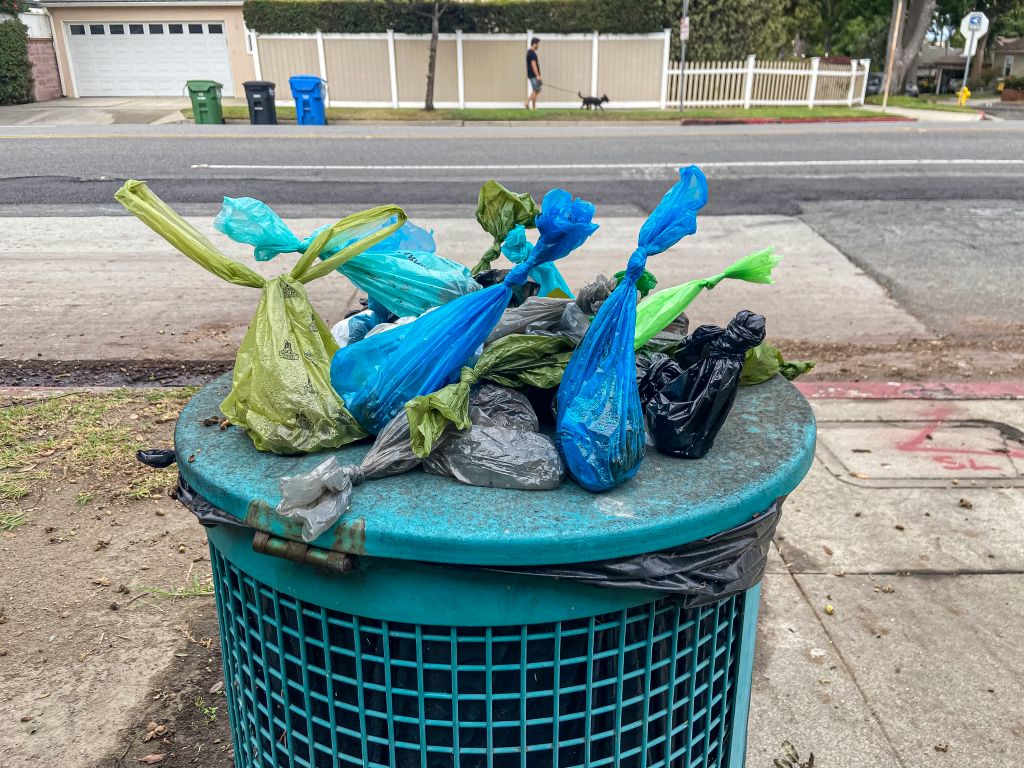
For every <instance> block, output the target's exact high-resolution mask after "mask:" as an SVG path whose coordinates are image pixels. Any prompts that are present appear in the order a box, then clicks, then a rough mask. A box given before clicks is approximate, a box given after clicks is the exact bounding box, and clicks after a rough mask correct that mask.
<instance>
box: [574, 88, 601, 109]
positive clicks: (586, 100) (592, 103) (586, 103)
mask: <svg viewBox="0 0 1024 768" xmlns="http://www.w3.org/2000/svg"><path fill="white" fill-rule="evenodd" d="M576 95H577V96H579V97H580V100H581V101H582V102H583V103H582V104H580V109H600V110H601V111H602V112H604V107H603V106H601V105H602V104H607V103H608V97H607V96H602V97H601V98H598V97H597V96H584V95H583V94H582V93H580V92H579V91H576Z"/></svg>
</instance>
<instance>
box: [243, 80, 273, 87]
mask: <svg viewBox="0 0 1024 768" xmlns="http://www.w3.org/2000/svg"><path fill="white" fill-rule="evenodd" d="M274 86H275V83H272V82H270V81H269V80H246V81H245V82H244V83H242V87H243V88H249V87H252V88H273V87H274Z"/></svg>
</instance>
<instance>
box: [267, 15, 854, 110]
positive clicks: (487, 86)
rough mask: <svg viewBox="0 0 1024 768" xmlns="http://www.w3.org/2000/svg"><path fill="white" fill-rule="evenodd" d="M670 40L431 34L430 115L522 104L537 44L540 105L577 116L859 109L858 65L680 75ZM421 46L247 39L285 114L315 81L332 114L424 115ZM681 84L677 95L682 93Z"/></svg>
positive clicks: (660, 36)
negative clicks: (594, 111)
mask: <svg viewBox="0 0 1024 768" xmlns="http://www.w3.org/2000/svg"><path fill="white" fill-rule="evenodd" d="M671 34H672V33H671V31H670V30H668V29H666V30H663V31H662V32H657V33H652V34H646V35H599V34H598V33H596V32H595V33H593V34H566V35H556V34H545V33H543V32H534V31H533V30H527V31H526V32H525V33H524V34H521V35H519V34H515V35H513V34H464V33H462V32H461V31H458V32H454V33H447V34H442V35H440V37H439V39H438V44H437V64H436V74H435V78H434V106H436V107H439V108H460V109H462V108H467V107H469V108H473V107H480V108H488V107H515V106H519V105H521V104H522V103H523V101H524V100H525V99H526V96H527V94H528V85H527V82H526V49H527V47H528V46H529V41H530V38H532V37H534V36H537V37H539V38H540V39H541V47H540V62H541V69H542V73H543V76H544V87H543V90H542V93H541V98H540V105H541V106H544V107H579V106H580V100H579V96H578V95H577V94H583V95H586V96H600V95H603V94H604V95H607V96H608V98H609V101H608V103H606V104H605V105H604V106H605V108H606V109H616V108H620V109H625V108H634V109H635V108H660V109H666V108H675V107H678V106H679V96H680V89H681V88H682V87H685V89H686V99H685V106H686V107H718V106H742V107H746V108H750V107H751V106H762V105H801V106H803V105H806V106H809V107H814V106H817V105H824V104H845V105H849V106H853V105H854V104H862V103H863V102H864V89H865V88H866V87H867V72H868V60H867V59H859V60H855V61H854V62H853V63H852V64H850V65H848V66H844V65H836V64H822V63H821V62H820V61H819V60H818V59H817V58H812V59H807V60H804V61H797V62H787V61H770V60H769V61H763V62H759V61H757V60H756V59H755V58H754V57H753V56H748V57H747V59H746V60H745V61H742V60H741V61H726V62H718V61H716V62H696V63H688V64H687V66H686V71H685V73H683V74H681V73H680V69H679V65H678V63H676V64H672V63H670V61H669V50H670V47H671V42H672V39H671ZM429 45H430V36H429V35H406V34H399V33H396V32H393V31H391V30H389V31H387V32H382V33H379V34H328V33H322V32H317V33H315V34H289V35H261V34H258V33H256V32H252V31H249V32H248V47H249V48H250V49H251V52H252V56H253V64H254V66H255V70H256V79H257V80H271V81H273V82H275V83H277V89H278V93H279V94H280V95H281V97H282V98H280V99H279V103H281V104H283V105H290V104H292V103H293V102H291V101H290V100H289V99H288V96H289V95H290V90H289V88H288V78H289V77H291V76H292V75H318V76H319V77H321V78H322V79H323V80H325V81H326V82H327V101H328V104H329V106H332V107H391V108H394V109H398V108H400V107H412V108H422V107H423V99H424V94H425V91H426V75H427V58H428V52H429ZM684 83H685V85H683V84H684Z"/></svg>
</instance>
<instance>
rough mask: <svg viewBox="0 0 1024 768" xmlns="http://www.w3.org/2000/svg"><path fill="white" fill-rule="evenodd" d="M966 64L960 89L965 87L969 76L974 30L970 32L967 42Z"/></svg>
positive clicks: (972, 55)
mask: <svg viewBox="0 0 1024 768" xmlns="http://www.w3.org/2000/svg"><path fill="white" fill-rule="evenodd" d="M966 50H967V63H965V64H964V84H963V85H962V86H961V87H962V88H966V87H967V78H968V77H970V74H971V59H972V58H973V57H974V30H973V29H972V30H971V37H970V39H968V41H967V48H966Z"/></svg>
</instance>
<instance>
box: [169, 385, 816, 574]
mask: <svg viewBox="0 0 1024 768" xmlns="http://www.w3.org/2000/svg"><path fill="white" fill-rule="evenodd" d="M230 389H231V376H230V375H225V376H222V377H220V378H219V379H217V380H216V381H214V382H212V383H211V384H209V385H207V386H206V387H204V388H203V389H202V390H200V391H199V392H197V393H196V395H195V396H194V397H193V398H192V400H191V401H189V403H188V405H186V406H185V409H184V410H183V411H182V413H181V417H180V418H179V419H178V424H177V427H176V428H175V433H174V442H175V451H176V453H177V457H178V469H179V471H180V472H181V474H182V475H183V477H184V478H185V480H186V481H187V482H188V484H189V485H190V486H192V488H193V489H194V490H195V491H196V492H197V493H199V494H200V495H202V496H203V497H205V498H206V499H207V500H208V501H210V503H212V504H213V505H214V506H216V507H218V508H219V509H221V510H223V511H224V512H226V513H228V514H230V515H233V516H235V517H237V518H239V519H240V520H243V521H245V522H246V523H248V524H249V525H250V526H251V527H253V528H255V529H259V530H262V531H266V532H268V533H270V534H272V535H274V536H280V537H284V538H290V539H296V540H301V535H300V531H301V524H300V522H299V521H298V520H296V519H291V518H285V517H282V516H280V515H278V514H277V513H276V512H274V509H275V507H276V506H277V505H278V503H279V502H280V500H281V494H280V491H279V489H278V478H280V477H283V476H286V475H295V474H299V473H302V472H308V471H310V470H311V469H313V467H315V466H316V465H318V464H319V463H320V462H322V461H323V460H324V459H325V458H326V457H327V456H328V455H329V454H330V453H331V452H322V453H318V454H312V455H306V456H277V455H274V454H272V453H264V452H260V451H257V450H256V449H255V448H254V447H253V444H252V441H251V440H250V439H249V437H248V436H247V435H246V434H245V432H244V431H243V430H242V429H240V428H239V427H230V428H228V429H226V430H220V429H218V428H217V426H216V425H214V426H205V425H204V424H203V422H204V421H205V422H206V423H207V424H208V423H210V417H211V416H216V415H219V414H220V408H219V406H220V403H221V401H222V400H223V399H224V398H225V397H226V396H227V394H228V392H229V391H230ZM814 442H815V424H814V416H813V414H812V413H811V409H810V406H809V405H808V404H807V401H806V400H805V399H804V398H803V396H802V395H801V394H800V393H799V392H798V391H797V390H796V388H795V387H794V386H793V385H792V384H790V383H789V382H788V381H786V380H785V379H783V378H782V377H780V376H776V377H775V378H774V379H772V380H770V381H768V382H765V383H764V384H759V385H757V386H752V387H740V391H739V393H738V395H737V397H736V403H735V405H734V406H733V409H732V412H731V413H730V414H729V418H728V419H727V421H726V423H725V425H724V427H723V428H722V431H721V432H720V433H719V435H718V438H717V440H716V441H715V447H714V448H713V449H712V451H711V453H710V454H708V455H707V456H706V457H705V458H703V459H700V460H696V461H691V460H686V459H678V458H675V457H672V456H665V455H662V454H660V453H658V452H657V451H655V450H654V449H653V448H650V449H648V452H647V457H646V458H645V459H644V462H643V464H642V465H641V467H640V471H639V472H638V473H637V475H636V477H634V478H633V479H632V480H630V481H629V482H626V483H624V484H622V485H621V486H619V487H618V488H616V489H614V490H612V491H608V492H607V493H601V494H592V493H589V492H588V491H585V490H584V489H583V488H581V487H580V486H578V485H577V484H576V483H574V482H572V481H571V480H567V481H566V482H564V483H563V484H562V485H561V486H560V487H559V488H558V489H556V490H553V491H516V490H506V489H500V488H477V487H474V486H469V485H462V484H461V483H458V482H456V481H455V480H452V479H451V478H447V477H439V476H435V475H428V474H426V473H424V472H421V471H419V470H414V471H412V472H408V473H406V474H404V475H397V476H395V477H388V478H383V479H380V480H367V481H366V482H364V483H363V484H362V485H358V486H356V488H355V490H354V491H353V494H352V508H351V509H350V510H349V512H348V513H347V514H345V515H344V516H343V517H342V518H341V520H339V521H338V523H337V524H336V525H335V526H334V527H333V528H331V529H330V530H328V531H327V532H326V533H324V534H323V535H322V536H321V537H320V538H319V539H317V540H316V541H315V542H314V546H317V547H321V548H323V549H334V550H337V551H342V552H351V553H354V554H365V555H372V556H377V557H387V558H397V559H402V560H417V561H425V562H435V563H452V564H475V565H555V564H559V563H570V562H582V561H588V560H603V559H607V558H614V557H626V556H630V555H636V554H641V553H644V552H654V551H657V550H659V549H665V548H667V547H671V546H675V545H678V544H682V543H685V542H689V541H694V540H696V539H699V538H702V537H704V536H708V535H711V534H713V533H717V532H719V531H723V530H726V529H728V528H732V527H734V526H736V525H739V524H740V523H742V522H744V521H746V520H749V519H751V517H753V516H755V515H758V514H760V513H762V512H764V511H765V510H766V509H767V508H768V506H769V505H770V504H771V503H772V502H773V501H774V500H775V499H776V498H778V497H779V496H785V495H786V494H788V493H790V492H791V491H793V489H795V488H796V486H797V485H798V484H799V482H800V481H801V480H802V479H803V477H804V475H805V474H806V473H807V471H808V469H809V468H810V466H811V461H812V460H813V457H814ZM368 448H369V442H366V443H363V444H360V445H355V446H347V447H345V448H342V449H340V450H338V451H335V452H333V453H334V454H335V455H336V456H337V459H338V461H339V462H341V463H342V464H355V463H358V462H359V461H360V460H361V459H362V457H363V456H364V455H365V454H366V452H367V450H368Z"/></svg>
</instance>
